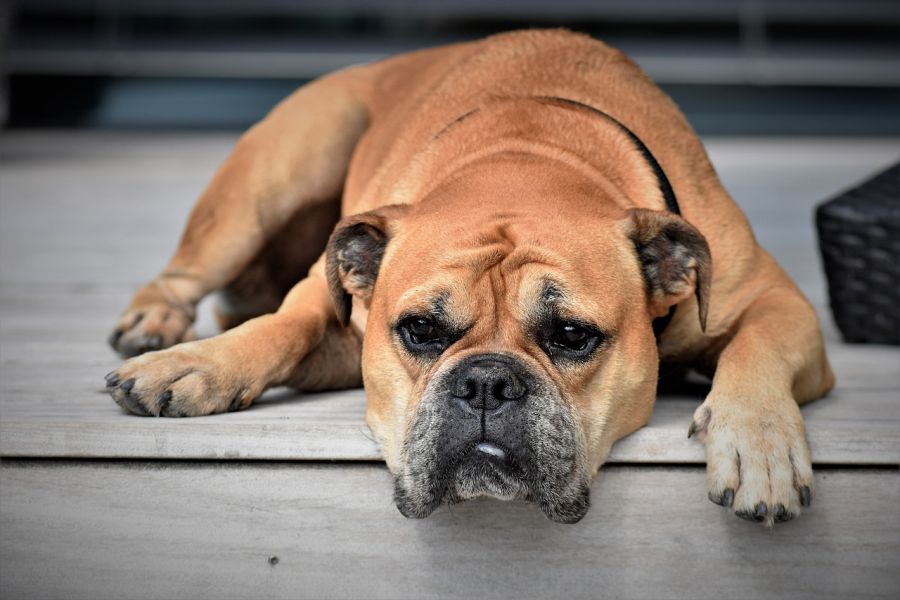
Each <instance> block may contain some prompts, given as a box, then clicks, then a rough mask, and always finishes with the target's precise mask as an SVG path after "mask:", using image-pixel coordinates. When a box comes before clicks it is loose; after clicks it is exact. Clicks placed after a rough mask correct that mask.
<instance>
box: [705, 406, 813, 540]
mask: <svg viewBox="0 0 900 600" xmlns="http://www.w3.org/2000/svg"><path fill="white" fill-rule="evenodd" d="M767 406H770V407H777V408H770V409H768V410H765V409H763V408H762V405H759V406H757V407H752V408H748V407H746V406H744V405H737V404H735V403H721V402H719V403H717V402H710V401H709V400H707V401H706V402H704V403H703V404H702V405H701V406H700V407H699V408H698V409H697V411H696V412H695V413H694V419H693V422H692V423H691V426H690V429H689V431H688V436H691V435H694V434H696V435H697V437H698V439H700V441H702V442H703V443H704V444H705V445H706V479H707V490H708V495H709V499H710V500H711V501H713V502H714V503H716V504H719V505H721V506H724V507H726V508H729V509H731V510H733V511H734V513H735V514H736V515H737V516H739V517H741V518H742V519H747V520H750V521H758V522H761V523H765V524H766V525H768V526H772V525H773V524H774V523H779V522H783V521H790V520H791V519H793V518H794V517H796V516H798V515H799V514H800V511H801V508H802V507H807V506H809V505H810V502H811V500H812V490H813V473H812V464H811V461H810V454H809V446H808V445H807V443H806V435H805V432H804V429H803V420H802V417H801V415H800V409H799V407H798V406H797V404H796V403H795V402H794V401H793V400H790V399H788V400H786V401H784V402H778V403H770V404H767Z"/></svg>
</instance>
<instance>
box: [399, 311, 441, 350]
mask: <svg viewBox="0 0 900 600" xmlns="http://www.w3.org/2000/svg"><path fill="white" fill-rule="evenodd" d="M404 327H405V328H406V331H407V333H408V335H409V340H410V341H411V342H412V343H413V344H419V345H420V344H427V343H429V342H434V341H436V340H437V337H438V336H437V332H436V330H435V327H434V324H433V323H432V322H431V321H430V320H429V319H426V318H424V317H413V318H411V319H408V320H407V321H405V322H404Z"/></svg>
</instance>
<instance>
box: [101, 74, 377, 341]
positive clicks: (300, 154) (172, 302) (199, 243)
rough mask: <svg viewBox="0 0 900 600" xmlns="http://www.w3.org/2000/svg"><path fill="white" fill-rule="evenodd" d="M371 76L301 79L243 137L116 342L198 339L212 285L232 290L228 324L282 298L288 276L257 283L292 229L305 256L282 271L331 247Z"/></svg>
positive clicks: (125, 317)
mask: <svg viewBox="0 0 900 600" xmlns="http://www.w3.org/2000/svg"><path fill="white" fill-rule="evenodd" d="M368 86H369V75H368V71H367V70H366V68H365V67H363V68H358V69H348V70H344V71H340V72H338V73H335V74H332V75H329V76H327V77H325V78H323V79H320V80H318V81H315V82H313V83H311V84H309V85H306V86H304V87H302V88H300V89H299V90H298V91H297V92H295V93H294V94H293V95H291V96H290V97H288V98H287V99H286V100H284V101H283V102H282V103H281V104H279V105H278V106H276V107H275V108H274V109H273V110H272V112H271V113H270V114H269V115H268V116H267V117H266V118H265V119H263V120H262V121H261V122H260V123H258V124H257V125H256V126H254V127H253V128H252V129H250V130H249V131H248V132H247V133H246V134H245V135H244V136H243V137H242V138H241V139H240V141H239V142H238V143H237V145H236V147H235V149H234V151H233V152H232V154H231V156H230V157H229V158H228V159H227V160H226V162H225V163H224V164H223V165H222V166H221V167H220V168H219V170H218V172H217V173H216V174H215V176H214V177H213V179H212V181H211V183H210V184H209V186H208V187H207V188H206V190H205V191H204V192H203V194H202V195H201V197H200V199H199V200H198V201H197V203H196V205H195V206H194V208H193V210H192V212H191V215H190V218H189V220H188V223H187V226H186V228H185V231H184V234H183V236H182V239H181V242H180V244H179V246H178V249H177V251H176V252H175V255H174V256H173V257H172V259H171V261H170V262H169V264H168V265H167V266H166V268H165V269H164V270H163V271H162V273H160V274H159V275H158V276H157V277H156V278H154V279H153V280H152V281H151V282H149V283H148V284H146V285H145V286H143V287H142V288H141V289H140V290H138V292H137V293H136V294H135V295H134V297H133V299H132V300H131V303H130V304H129V306H128V308H127V309H126V310H125V312H124V313H123V314H122V316H121V317H120V319H119V321H118V322H117V324H116V326H115V328H114V331H113V334H112V336H111V337H110V344H111V345H112V346H113V348H114V349H115V350H116V351H118V352H119V353H120V354H121V355H122V356H126V357H127V356H134V355H137V354H141V353H142V352H145V351H150V350H159V349H162V348H166V347H169V346H172V345H174V344H177V343H179V342H182V341H187V340H190V339H192V338H193V337H194V334H193V327H192V325H193V320H194V309H195V307H196V305H197V303H198V302H199V301H200V300H201V299H202V298H203V297H204V296H206V295H207V294H209V293H211V292H214V291H220V290H226V292H225V299H226V303H225V305H224V309H225V310H223V311H222V313H223V320H224V324H225V325H233V324H235V323H236V322H237V321H240V320H242V319H244V318H248V317H251V316H254V315H255V314H259V313H261V312H266V311H268V310H273V309H274V308H275V307H276V306H277V302H276V300H278V299H279V298H277V296H279V295H280V294H283V293H284V290H286V289H288V288H289V287H290V285H286V284H284V283H283V282H278V281H275V282H273V281H263V280H259V279H257V281H256V284H254V277H257V278H258V277H259V276H263V279H266V278H270V279H271V277H270V276H271V273H272V269H271V268H269V269H266V270H263V271H259V268H260V267H261V266H264V265H266V266H271V261H269V257H270V256H271V252H270V250H271V245H272V243H273V242H279V241H283V239H284V238H283V236H284V235H285V232H288V234H291V233H296V231H298V230H299V231H301V232H302V231H305V232H306V234H305V235H300V236H298V238H297V239H292V244H293V246H294V248H295V249H297V248H299V257H297V256H295V257H294V259H293V260H292V261H289V263H290V265H289V268H287V269H286V270H285V272H279V273H277V274H276V275H275V277H274V278H275V279H277V278H279V277H281V278H294V280H295V281H296V278H298V277H299V276H302V274H303V273H304V272H305V270H306V269H307V268H308V267H309V265H310V264H311V263H312V261H314V260H315V258H316V257H317V256H318V255H319V254H320V253H321V252H322V251H323V249H324V246H325V240H326V239H327V235H328V233H329V232H330V230H331V228H332V226H333V225H334V222H336V220H337V218H338V217H339V211H340V196H341V191H342V189H343V184H344V179H345V176H346V173H347V168H348V166H349V162H350V157H351V154H352V152H353V150H354V148H355V146H356V143H357V142H358V140H359V138H360V137H361V136H362V134H363V133H364V132H365V130H366V128H367V127H368V121H369V114H368V109H367V104H366V98H367V97H368V94H369V91H368V90H369V88H368ZM298 219H299V221H301V223H300V225H301V226H300V227H297V225H298ZM303 221H307V222H306V223H305V224H304V223H303ZM310 225H311V226H310ZM276 263H277V261H276ZM263 284H265V285H263ZM229 294H231V298H230V300H231V304H230V306H229V305H228V302H227V300H228V299H229ZM254 295H255V296H256V298H255V300H254V302H255V304H253V302H251V300H253V297H254Z"/></svg>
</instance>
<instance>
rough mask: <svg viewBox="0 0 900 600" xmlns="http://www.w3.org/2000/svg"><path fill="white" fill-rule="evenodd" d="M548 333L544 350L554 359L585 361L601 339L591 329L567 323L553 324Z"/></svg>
mask: <svg viewBox="0 0 900 600" xmlns="http://www.w3.org/2000/svg"><path fill="white" fill-rule="evenodd" d="M548 333H549V335H547V337H546V338H545V348H546V351H547V353H548V354H550V356H551V357H552V358H554V359H557V358H560V359H573V360H580V359H587V357H588V356H589V355H590V354H591V353H592V352H593V351H594V350H595V349H596V348H597V346H598V345H599V343H600V339H601V335H600V332H598V331H597V330H596V329H594V328H593V327H589V326H585V325H580V324H578V323H572V322H567V321H559V322H556V323H554V324H553V325H552V327H551V328H550V331H549V332H548Z"/></svg>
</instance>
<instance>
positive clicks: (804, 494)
mask: <svg viewBox="0 0 900 600" xmlns="http://www.w3.org/2000/svg"><path fill="white" fill-rule="evenodd" d="M811 503H812V491H811V490H810V489H809V486H806V485H804V486H803V487H801V488H800V506H809V505H810V504H811Z"/></svg>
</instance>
